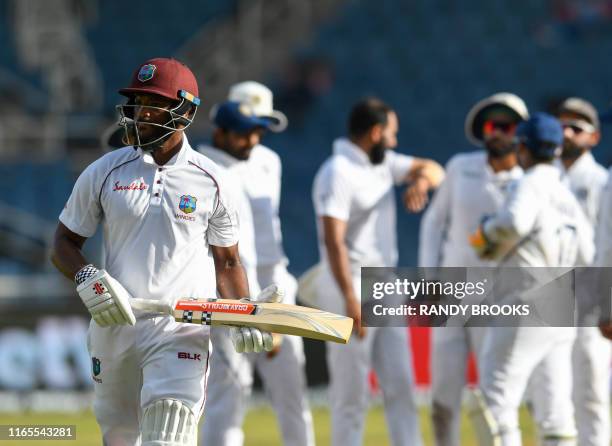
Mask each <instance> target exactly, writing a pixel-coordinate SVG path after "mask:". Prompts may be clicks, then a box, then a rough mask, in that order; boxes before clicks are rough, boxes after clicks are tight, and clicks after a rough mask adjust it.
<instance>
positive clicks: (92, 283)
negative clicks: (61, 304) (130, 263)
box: [74, 265, 136, 327]
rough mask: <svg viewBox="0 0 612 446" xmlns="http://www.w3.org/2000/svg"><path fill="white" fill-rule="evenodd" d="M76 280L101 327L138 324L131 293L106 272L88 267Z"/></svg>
mask: <svg viewBox="0 0 612 446" xmlns="http://www.w3.org/2000/svg"><path fill="white" fill-rule="evenodd" d="M74 280H75V282H76V283H77V285H78V286H77V292H78V293H79V296H80V297H81V300H82V301H83V303H84V304H85V306H86V307H87V310H88V311H89V313H90V314H91V317H92V318H93V320H94V321H96V323H97V324H98V325H99V326H100V327H108V326H110V325H127V324H129V325H134V324H136V317H135V316H134V312H133V311H132V307H131V306H130V302H129V300H130V297H131V296H130V293H128V292H127V290H126V289H125V288H123V286H122V285H121V284H120V283H119V282H117V281H116V280H115V279H113V278H112V277H111V276H110V274H108V273H107V272H106V271H105V270H103V269H100V270H99V269H97V268H96V267H95V266H93V265H87V266H85V267H83V268H82V269H80V270H79V272H77V273H76V275H75V276H74Z"/></svg>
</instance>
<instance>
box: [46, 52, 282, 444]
mask: <svg viewBox="0 0 612 446" xmlns="http://www.w3.org/2000/svg"><path fill="white" fill-rule="evenodd" d="M119 92H120V93H121V94H122V95H124V96H126V97H127V103H126V104H124V105H121V106H118V109H119V111H120V114H121V125H122V126H123V127H124V128H125V130H126V140H127V141H129V142H130V145H129V146H127V147H123V148H121V149H118V150H115V151H113V152H110V153H108V154H106V155H104V156H103V157H101V158H100V159H98V160H96V161H94V162H93V163H92V164H91V165H89V166H88V167H87V168H86V169H85V171H84V172H83V173H82V174H81V175H80V176H79V178H78V180H77V182H76V184H75V186H74V189H73V191H72V194H71V195H70V198H69V199H68V202H67V203H66V206H65V207H64V210H63V211H62V213H61V214H60V216H59V220H60V222H59V224H58V227H57V231H56V234H55V241H54V249H53V254H52V259H53V262H54V264H55V265H56V267H57V268H58V269H59V270H60V271H61V272H62V273H63V274H64V275H66V277H68V278H70V279H72V280H74V281H75V286H76V289H77V292H78V294H79V296H80V298H81V300H82V301H83V304H84V305H85V306H86V308H87V310H88V311H89V313H90V314H91V316H92V321H91V324H90V328H89V335H88V348H89V352H90V354H91V358H92V375H93V376H92V377H93V379H94V381H95V385H94V389H95V393H94V413H95V416H96V419H97V421H98V424H99V425H100V428H101V431H102V435H103V442H104V444H105V445H109V446H119V445H121V446H124V445H139V444H142V445H146V446H161V445H166V446H171V445H191V446H195V445H196V444H197V425H198V421H199V419H200V417H201V416H202V413H203V410H204V402H205V399H206V398H205V390H206V380H207V375H208V362H209V352H210V349H209V328H208V327H207V326H197V325H192V324H181V323H177V322H175V321H174V319H173V318H172V317H170V316H157V315H153V314H146V313H143V312H139V311H133V310H132V309H131V306H130V299H131V298H132V297H139V298H144V299H151V300H155V301H161V302H165V303H169V304H170V303H173V301H174V300H175V299H177V298H180V297H203V296H211V297H213V296H214V295H215V284H214V281H213V280H211V277H212V274H213V272H212V271H211V269H212V263H211V262H210V257H212V259H213V261H214V269H215V271H214V273H215V276H216V288H217V291H218V293H219V295H220V296H221V297H224V298H231V299H236V298H243V297H248V296H249V289H248V282H247V279H246V276H245V273H244V270H243V268H242V265H241V263H240V257H239V252H238V238H239V236H238V229H239V228H238V215H237V211H236V208H235V205H234V201H233V197H232V196H231V195H230V194H228V192H227V187H225V186H226V184H225V182H224V178H223V177H222V175H220V172H219V169H218V167H217V166H216V165H215V164H214V163H213V162H212V161H210V160H209V159H208V158H206V157H205V156H204V155H201V154H199V153H197V152H196V151H195V150H193V149H192V148H191V146H190V145H189V142H188V140H187V137H186V135H185V129H186V128H188V127H189V125H190V124H191V123H192V122H193V119H194V116H195V113H196V110H197V108H198V105H199V104H200V99H199V98H198V85H197V82H196V79H195V77H194V75H193V73H192V72H191V70H190V69H189V68H188V67H187V66H185V65H183V64H182V63H180V62H178V61H177V60H174V59H166V58H155V59H151V60H148V61H146V62H145V63H143V64H141V65H140V66H139V67H138V68H137V69H136V71H135V73H134V75H133V77H132V80H131V82H130V84H129V86H128V87H126V88H123V89H121V90H119ZM99 225H102V229H103V231H104V248H105V253H106V260H105V264H104V265H92V264H90V263H89V262H88V261H87V259H86V258H85V257H84V256H83V253H82V251H81V248H82V246H83V244H84V243H85V241H86V240H87V238H89V237H91V236H92V235H93V234H94V233H95V232H96V229H97V227H98V226H99ZM232 340H233V342H234V345H235V347H236V349H237V350H238V351H262V350H263V349H271V348H272V336H271V334H270V333H267V332H262V331H260V330H258V329H255V328H232Z"/></svg>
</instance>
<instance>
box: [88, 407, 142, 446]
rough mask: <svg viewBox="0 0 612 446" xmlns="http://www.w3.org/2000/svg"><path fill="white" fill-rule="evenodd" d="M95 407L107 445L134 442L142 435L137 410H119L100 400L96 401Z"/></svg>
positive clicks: (97, 419)
mask: <svg viewBox="0 0 612 446" xmlns="http://www.w3.org/2000/svg"><path fill="white" fill-rule="evenodd" d="M93 409H94V414H95V416H96V421H97V422H98V425H99V426H100V430H101V431H102V438H103V439H104V444H105V445H109V446H113V445H122V444H133V443H134V442H135V441H136V440H137V438H138V436H139V435H140V432H139V429H138V413H137V411H135V410H130V409H129V408H125V409H123V410H117V408H116V407H114V406H113V407H109V406H107V405H102V404H100V402H99V401H95V402H94V408H93Z"/></svg>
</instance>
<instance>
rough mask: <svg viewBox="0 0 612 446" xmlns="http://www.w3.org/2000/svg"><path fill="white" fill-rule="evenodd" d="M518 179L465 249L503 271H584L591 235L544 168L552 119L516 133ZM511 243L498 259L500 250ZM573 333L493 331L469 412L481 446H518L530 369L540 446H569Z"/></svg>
mask: <svg viewBox="0 0 612 446" xmlns="http://www.w3.org/2000/svg"><path fill="white" fill-rule="evenodd" d="M517 137H518V141H519V148H518V156H519V162H520V164H521V166H522V167H523V168H524V169H525V174H524V176H523V177H522V178H521V179H519V180H518V181H517V182H516V183H513V186H512V188H511V190H510V191H509V198H508V200H507V201H506V203H505V204H504V205H503V207H502V209H501V210H499V211H498V212H497V213H496V214H494V215H493V216H492V217H489V218H486V219H485V220H484V222H483V223H482V224H481V226H480V227H479V229H478V230H477V231H476V233H475V234H474V235H473V236H472V237H471V242H472V244H473V246H474V248H475V249H476V251H477V252H478V253H479V254H480V255H481V256H484V257H487V258H493V259H501V260H502V265H503V266H511V267H563V266H565V267H572V266H574V265H576V264H582V265H585V264H588V263H590V262H591V260H592V258H593V253H594V245H593V231H592V228H591V226H590V224H589V222H588V220H587V219H586V217H585V216H584V214H583V212H582V210H581V208H580V205H579V204H578V202H577V200H576V198H575V197H574V196H573V194H572V193H571V191H570V190H569V189H568V188H567V187H566V186H565V185H564V184H563V183H562V182H561V178H560V176H561V175H560V172H559V170H558V169H557V168H556V167H555V166H553V165H552V163H553V162H554V161H555V158H557V157H558V155H559V154H560V152H561V145H562V143H563V129H562V127H561V124H560V123H559V121H558V120H557V119H555V118H554V117H552V116H550V115H547V114H545V113H537V114H535V115H534V116H532V117H531V118H530V119H529V120H528V121H526V122H524V123H522V124H521V125H519V127H518V129H517ZM508 244H512V245H513V248H511V249H510V250H508V251H506V252H504V251H503V250H502V249H501V246H503V245H508ZM574 338H575V328H574V327H524V326H514V327H495V329H492V330H490V331H489V334H488V336H487V338H486V340H485V345H484V346H483V351H482V354H481V355H480V359H481V363H480V372H481V374H480V387H481V389H482V392H483V396H484V401H482V402H481V403H482V404H481V405H480V407H478V409H480V412H478V411H475V412H474V413H473V419H474V420H475V422H476V424H477V426H476V427H477V432H478V433H479V435H480V441H481V444H483V445H500V444H501V445H502V446H518V445H520V444H521V434H520V430H519V424H518V409H519V405H520V403H521V398H522V396H523V394H524V392H525V388H526V386H527V382H528V379H529V377H530V375H531V374H532V372H533V370H534V369H535V368H536V367H539V368H540V371H539V373H541V374H542V375H541V376H542V378H543V379H541V380H538V383H537V386H538V387H539V388H538V392H537V393H538V397H539V401H538V404H539V406H540V407H541V409H540V414H541V416H540V417H539V419H538V420H537V421H538V428H539V433H540V436H541V439H542V444H543V445H544V446H561V445H563V446H570V445H571V446H573V445H575V444H576V428H575V423H574V411H573V404H572V395H571V387H572V372H571V351H572V345H573V341H574Z"/></svg>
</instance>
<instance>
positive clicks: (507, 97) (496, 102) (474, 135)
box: [465, 92, 529, 145]
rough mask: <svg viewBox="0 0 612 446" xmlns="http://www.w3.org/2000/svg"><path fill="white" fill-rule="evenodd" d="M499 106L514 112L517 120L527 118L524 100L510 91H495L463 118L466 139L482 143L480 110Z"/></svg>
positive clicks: (477, 143)
mask: <svg viewBox="0 0 612 446" xmlns="http://www.w3.org/2000/svg"><path fill="white" fill-rule="evenodd" d="M496 106H501V107H505V108H507V109H508V110H509V111H511V112H514V114H515V115H516V117H517V120H518V121H526V120H527V119H529V112H528V111H527V106H526V105H525V102H524V101H523V100H522V99H521V98H519V97H518V96H517V95H515V94H512V93H505V92H504V93H496V94H494V95H492V96H489V97H486V98H484V99H482V100H481V101H478V102H477V103H476V105H474V106H473V107H472V109H471V110H470V111H469V112H468V114H467V117H466V118H465V135H466V136H467V138H468V140H469V141H470V142H471V143H473V144H475V145H481V144H482V127H481V126H482V112H484V111H485V110H487V109H490V108H491V107H496Z"/></svg>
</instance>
